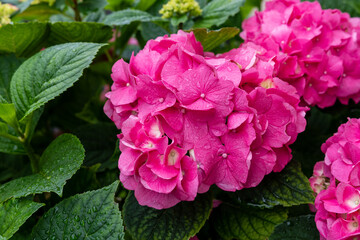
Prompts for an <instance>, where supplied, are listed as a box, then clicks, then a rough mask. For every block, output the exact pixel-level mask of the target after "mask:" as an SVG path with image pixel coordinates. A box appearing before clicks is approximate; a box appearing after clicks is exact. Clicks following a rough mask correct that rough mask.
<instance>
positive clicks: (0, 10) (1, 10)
mask: <svg viewBox="0 0 360 240" xmlns="http://www.w3.org/2000/svg"><path fill="white" fill-rule="evenodd" d="M17 10H18V8H17V7H16V6H14V5H11V4H9V3H1V2H0V27H1V26H2V25H5V24H9V23H11V19H10V16H11V14H13V13H14V12H16V11H17Z"/></svg>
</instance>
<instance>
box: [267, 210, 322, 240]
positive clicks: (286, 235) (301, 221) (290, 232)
mask: <svg viewBox="0 0 360 240" xmlns="http://www.w3.org/2000/svg"><path fill="white" fill-rule="evenodd" d="M319 238H320V236H319V231H318V230H317V228H316V225H315V220H314V215H305V216H298V217H293V218H289V219H288V220H287V221H285V222H284V223H282V224H280V225H278V226H277V227H276V228H275V231H274V232H273V234H272V235H271V236H270V238H269V239H270V240H294V239H296V240H313V239H314V240H317V239H319Z"/></svg>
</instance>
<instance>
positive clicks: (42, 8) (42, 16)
mask: <svg viewBox="0 0 360 240" xmlns="http://www.w3.org/2000/svg"><path fill="white" fill-rule="evenodd" d="M60 13H61V12H60V11H59V10H57V9H55V8H52V7H50V6H49V4H48V3H42V4H36V5H32V6H30V7H29V8H27V9H26V10H25V11H24V12H22V13H20V14H17V15H16V16H15V17H13V18H12V21H13V22H17V21H21V20H27V21H31V20H37V21H47V20H49V18H50V17H51V16H52V15H55V14H60Z"/></svg>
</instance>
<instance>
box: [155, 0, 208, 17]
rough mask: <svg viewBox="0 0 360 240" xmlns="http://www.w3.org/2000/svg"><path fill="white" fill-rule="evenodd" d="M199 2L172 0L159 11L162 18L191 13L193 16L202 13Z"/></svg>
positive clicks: (193, 0)
mask: <svg viewBox="0 0 360 240" xmlns="http://www.w3.org/2000/svg"><path fill="white" fill-rule="evenodd" d="M201 12H202V10H201V9H200V6H199V3H198V2H197V1H195V0H170V1H169V2H168V3H166V4H164V5H163V7H162V9H161V10H160V11H159V13H160V14H162V18H171V17H178V16H181V15H184V14H186V13H190V15H191V16H199V15H201Z"/></svg>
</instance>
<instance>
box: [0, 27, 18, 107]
mask: <svg viewBox="0 0 360 240" xmlns="http://www.w3.org/2000/svg"><path fill="white" fill-rule="evenodd" d="M0 31H1V30H0ZM0 42H1V40H0ZM0 44H1V43H0ZM21 63H22V61H21V60H20V59H18V58H16V57H15V56H14V55H2V56H0V103H2V102H11V98H10V81H11V77H12V75H13V74H14V72H15V71H16V69H17V68H18V67H19V66H20V65H21Z"/></svg>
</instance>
